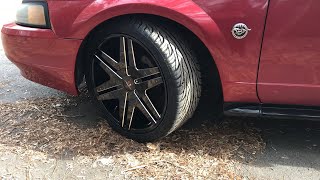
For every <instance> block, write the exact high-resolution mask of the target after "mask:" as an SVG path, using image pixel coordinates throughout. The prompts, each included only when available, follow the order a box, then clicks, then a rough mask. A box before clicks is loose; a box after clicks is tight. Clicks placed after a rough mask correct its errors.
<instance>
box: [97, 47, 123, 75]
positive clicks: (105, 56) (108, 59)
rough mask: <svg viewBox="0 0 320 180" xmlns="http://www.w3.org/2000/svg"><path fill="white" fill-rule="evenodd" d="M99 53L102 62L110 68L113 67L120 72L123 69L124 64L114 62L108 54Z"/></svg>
mask: <svg viewBox="0 0 320 180" xmlns="http://www.w3.org/2000/svg"><path fill="white" fill-rule="evenodd" d="M100 52H101V57H102V60H103V61H104V62H105V63H106V64H109V65H110V66H111V67H113V68H114V69H116V70H120V69H122V68H123V67H125V64H124V63H122V62H119V63H118V62H117V61H116V60H114V59H113V58H112V57H110V56H109V55H108V54H106V53H105V52H103V51H102V50H100Z"/></svg>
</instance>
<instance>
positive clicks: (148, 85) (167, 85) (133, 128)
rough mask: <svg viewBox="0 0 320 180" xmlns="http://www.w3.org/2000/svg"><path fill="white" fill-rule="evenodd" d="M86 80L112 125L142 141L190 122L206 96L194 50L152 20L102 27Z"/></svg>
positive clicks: (93, 43)
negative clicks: (200, 98)
mask: <svg viewBox="0 0 320 180" xmlns="http://www.w3.org/2000/svg"><path fill="white" fill-rule="evenodd" d="M88 45H89V46H88V48H87V51H88V58H89V59H88V64H87V73H86V81H87V85H88V88H89V91H90V93H91V94H92V95H93V97H94V98H95V101H96V102H97V104H98V106H99V108H100V109H101V111H102V113H103V114H104V115H105V118H106V120H107V121H108V123H109V124H110V126H111V127H112V128H113V129H114V130H115V131H117V132H119V133H120V134H122V135H124V136H126V137H128V138H131V139H134V140H136V141H139V142H144V141H152V140H155V139H158V138H161V137H164V136H166V135H168V134H169V133H171V132H173V131H174V130H175V129H177V128H178V127H180V126H181V125H182V124H183V123H184V122H185V121H186V120H188V119H189V118H190V117H191V116H192V114H193V112H194V110H195V109H196V107H197V104H198V101H199V96H200V93H201V86H200V72H199V68H198V65H197V60H196V58H195V56H193V53H192V50H191V49H190V48H189V47H188V46H187V45H186V44H185V42H184V41H183V40H182V39H181V38H179V35H177V33H174V32H173V31H170V30H169V29H168V28H163V27H161V26H159V25H156V24H154V23H152V22H150V21H147V20H140V19H136V18H134V19H125V20H122V21H114V22H113V23H112V24H108V25H106V26H104V27H103V28H100V30H99V31H97V32H96V33H95V34H94V35H93V36H92V37H91V38H90V39H89V43H88Z"/></svg>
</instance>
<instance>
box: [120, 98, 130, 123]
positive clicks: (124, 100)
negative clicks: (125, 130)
mask: <svg viewBox="0 0 320 180" xmlns="http://www.w3.org/2000/svg"><path fill="white" fill-rule="evenodd" d="M127 100H128V93H127V92H126V93H125V96H124V98H119V117H120V119H121V121H122V122H121V126H122V127H124V121H125V117H126V108H127Z"/></svg>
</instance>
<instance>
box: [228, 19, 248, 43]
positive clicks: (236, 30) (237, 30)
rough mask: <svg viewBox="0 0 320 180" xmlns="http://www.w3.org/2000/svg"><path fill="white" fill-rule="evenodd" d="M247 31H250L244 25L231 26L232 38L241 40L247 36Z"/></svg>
mask: <svg viewBox="0 0 320 180" xmlns="http://www.w3.org/2000/svg"><path fill="white" fill-rule="evenodd" d="M249 31H251V29H249V28H248V26H247V25H245V24H244V23H237V24H235V25H234V26H233V28H232V30H231V33H232V35H233V37H234V38H236V39H243V38H245V37H246V36H247V35H248V33H249Z"/></svg>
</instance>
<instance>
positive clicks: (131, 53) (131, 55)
mask: <svg viewBox="0 0 320 180" xmlns="http://www.w3.org/2000/svg"><path fill="white" fill-rule="evenodd" d="M127 43H128V55H129V57H128V65H129V66H130V67H132V68H134V69H137V68H136V67H137V66H136V58H135V55H134V49H133V42H132V40H131V39H127Z"/></svg>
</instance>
